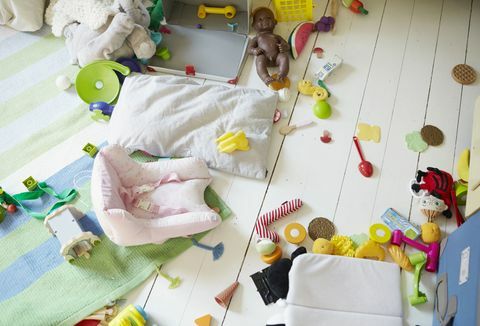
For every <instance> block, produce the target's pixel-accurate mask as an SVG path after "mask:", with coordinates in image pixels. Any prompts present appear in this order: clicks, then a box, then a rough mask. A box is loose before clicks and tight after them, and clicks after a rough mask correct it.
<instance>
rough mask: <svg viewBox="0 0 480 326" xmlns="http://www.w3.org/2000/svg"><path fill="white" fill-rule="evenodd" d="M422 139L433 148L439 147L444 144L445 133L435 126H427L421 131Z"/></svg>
mask: <svg viewBox="0 0 480 326" xmlns="http://www.w3.org/2000/svg"><path fill="white" fill-rule="evenodd" d="M420 134H421V135H422V139H423V140H424V141H425V142H426V143H427V144H428V145H431V146H438V145H441V144H442V143H443V132H442V131H441V130H440V129H438V128H437V127H435V126H432V125H426V126H424V127H423V128H422V130H420Z"/></svg>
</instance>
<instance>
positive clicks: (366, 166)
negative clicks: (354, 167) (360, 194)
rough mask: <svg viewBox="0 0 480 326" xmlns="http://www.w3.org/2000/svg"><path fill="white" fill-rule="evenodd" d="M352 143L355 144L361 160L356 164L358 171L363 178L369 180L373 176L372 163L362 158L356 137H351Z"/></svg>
mask: <svg viewBox="0 0 480 326" xmlns="http://www.w3.org/2000/svg"><path fill="white" fill-rule="evenodd" d="M353 142H354V143H355V147H357V151H358V155H360V160H362V161H361V162H360V164H358V170H359V171H360V173H361V174H362V175H363V176H364V177H367V178H370V177H371V176H372V174H373V166H372V163H370V162H369V161H366V160H365V159H364V158H363V154H362V149H361V148H360V143H359V142H358V138H357V137H356V136H354V137H353Z"/></svg>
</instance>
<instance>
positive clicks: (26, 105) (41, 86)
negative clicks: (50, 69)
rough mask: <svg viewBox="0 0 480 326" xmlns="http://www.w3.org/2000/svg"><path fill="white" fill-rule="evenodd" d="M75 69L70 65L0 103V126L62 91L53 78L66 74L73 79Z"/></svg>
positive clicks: (76, 68)
mask: <svg viewBox="0 0 480 326" xmlns="http://www.w3.org/2000/svg"><path fill="white" fill-rule="evenodd" d="M77 71H78V67H76V66H73V65H70V66H68V67H66V68H64V69H61V70H60V71H58V72H57V73H55V75H54V76H51V77H49V78H47V79H44V80H42V81H41V82H39V83H37V84H35V85H33V86H32V87H30V88H28V89H26V90H24V91H23V92H21V93H20V94H18V95H16V96H14V97H12V98H11V99H9V100H8V101H5V102H2V103H0V112H1V113H2V118H1V119H0V128H2V127H5V126H6V125H8V124H9V123H11V122H12V121H15V120H16V119H18V118H20V117H21V116H22V115H24V114H26V113H28V112H30V111H32V110H34V109H36V108H37V107H39V106H40V105H41V104H43V103H45V102H47V101H48V100H50V99H51V98H53V97H55V96H56V95H57V94H59V93H61V92H63V91H62V90H60V89H58V88H57V86H56V85H55V79H56V78H57V76H58V75H67V76H69V77H70V78H71V80H72V81H73V77H74V75H75V73H76V72H77Z"/></svg>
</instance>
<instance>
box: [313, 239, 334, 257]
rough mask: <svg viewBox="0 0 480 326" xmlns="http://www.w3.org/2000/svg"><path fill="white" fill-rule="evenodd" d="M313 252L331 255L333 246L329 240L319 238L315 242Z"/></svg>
mask: <svg viewBox="0 0 480 326" xmlns="http://www.w3.org/2000/svg"><path fill="white" fill-rule="evenodd" d="M312 252H313V253H314V254H324V255H331V254H332V253H333V244H332V243H331V242H330V241H328V240H327V239H323V238H318V239H317V240H315V241H314V242H313V247H312Z"/></svg>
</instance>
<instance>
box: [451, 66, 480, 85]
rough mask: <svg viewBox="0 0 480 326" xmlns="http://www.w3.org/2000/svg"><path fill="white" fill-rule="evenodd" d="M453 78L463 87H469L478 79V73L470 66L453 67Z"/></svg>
mask: <svg viewBox="0 0 480 326" xmlns="http://www.w3.org/2000/svg"><path fill="white" fill-rule="evenodd" d="M452 77H453V79H455V81H457V82H458V83H460V84H462V85H468V84H471V83H473V82H474V81H475V80H476V79H477V73H476V72H475V70H474V69H473V68H472V67H470V66H469V65H466V64H459V65H456V66H455V67H453V69H452Z"/></svg>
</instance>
